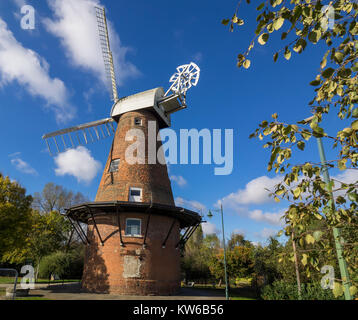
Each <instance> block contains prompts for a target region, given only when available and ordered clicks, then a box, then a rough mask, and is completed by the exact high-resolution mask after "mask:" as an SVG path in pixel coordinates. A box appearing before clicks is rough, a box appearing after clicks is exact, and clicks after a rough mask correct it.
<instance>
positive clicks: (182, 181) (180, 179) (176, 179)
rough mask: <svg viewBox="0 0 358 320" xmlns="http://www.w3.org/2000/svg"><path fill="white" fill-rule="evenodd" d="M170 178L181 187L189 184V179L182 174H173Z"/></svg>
mask: <svg viewBox="0 0 358 320" xmlns="http://www.w3.org/2000/svg"><path fill="white" fill-rule="evenodd" d="M170 180H172V181H174V182H176V184H177V185H178V186H179V187H184V186H185V185H186V184H187V181H186V180H185V179H184V177H182V176H175V175H171V176H170Z"/></svg>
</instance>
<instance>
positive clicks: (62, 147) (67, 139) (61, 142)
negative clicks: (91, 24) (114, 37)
mask: <svg viewBox="0 0 358 320" xmlns="http://www.w3.org/2000/svg"><path fill="white" fill-rule="evenodd" d="M95 11H96V18H97V26H98V34H99V40H100V44H101V49H102V55H103V60H104V66H105V72H106V76H107V79H108V84H109V87H110V91H111V99H112V100H113V101H114V103H116V102H117V101H118V92H117V84H116V77H115V72H114V64H113V55H112V52H111V49H110V44H109V35H108V27H107V18H106V12H105V9H104V8H100V7H95ZM113 122H114V120H113V119H112V118H106V119H102V120H97V121H93V122H89V123H85V124H81V125H78V126H74V127H71V128H67V129H62V130H58V131H55V132H51V133H48V134H45V135H43V136H42V139H44V140H45V141H46V144H47V148H48V150H49V152H50V155H53V154H57V153H60V152H64V151H66V150H68V149H71V148H76V147H78V146H79V145H85V144H88V143H90V142H95V141H97V140H101V139H103V138H106V137H109V136H111V135H112V134H114V133H115V128H114V125H113Z"/></svg>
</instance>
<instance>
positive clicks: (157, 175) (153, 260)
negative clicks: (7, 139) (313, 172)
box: [43, 8, 201, 295]
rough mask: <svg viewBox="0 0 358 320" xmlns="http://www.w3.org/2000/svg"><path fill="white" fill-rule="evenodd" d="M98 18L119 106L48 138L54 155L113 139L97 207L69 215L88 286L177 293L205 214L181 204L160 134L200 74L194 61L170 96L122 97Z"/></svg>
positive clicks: (155, 92) (158, 91) (180, 72)
mask: <svg viewBox="0 0 358 320" xmlns="http://www.w3.org/2000/svg"><path fill="white" fill-rule="evenodd" d="M96 16H97V23H98V28H99V34H100V40H101V46H102V52H103V56H104V61H105V67H106V71H107V75H108V79H109V82H110V84H111V88H112V90H111V91H112V99H113V101H114V104H113V106H112V109H111V114H110V115H111V117H110V118H107V119H103V120H98V121H94V122H91V123H87V124H83V125H79V126H76V127H72V128H68V129H64V130H60V131H56V132H53V133H49V134H46V135H44V136H43V139H45V141H46V143H47V146H48V148H49V151H50V154H52V153H53V148H55V152H62V151H65V150H67V149H69V148H75V147H76V146H78V145H83V144H87V143H89V142H93V141H95V140H100V139H102V138H105V137H106V136H111V135H114V138H113V143H112V147H111V150H110V151H109V156H108V160H107V163H106V166H105V169H104V171H103V175H102V179H101V182H100V185H99V188H98V191H97V195H96V199H95V201H94V202H91V203H84V204H81V205H77V206H74V207H72V208H69V209H68V210H67V214H66V215H67V217H68V218H69V220H70V221H71V223H72V226H73V228H74V230H76V232H77V233H78V234H79V236H80V237H81V239H82V240H83V242H84V243H85V244H86V254H85V264H84V272H83V278H82V287H83V289H85V290H86V291H90V292H99V293H119V294H130V295H170V294H174V293H175V292H177V291H178V290H179V288H180V276H181V273H180V254H181V250H182V249H183V248H184V245H185V242H186V241H187V240H188V239H189V237H190V236H191V235H192V233H193V232H194V231H195V229H196V228H197V226H198V225H199V224H200V222H201V216H200V215H198V214H197V213H196V212H193V211H190V210H187V209H184V208H181V207H176V206H175V203H174V199H173V194H172V189H171V184H170V180H169V177H168V171H167V166H166V164H165V160H163V159H164V154H163V152H162V151H161V148H160V147H161V145H162V143H161V140H160V135H159V130H160V129H162V128H167V127H169V126H170V121H171V119H170V115H171V114H172V113H174V112H176V111H179V110H181V109H184V108H186V102H185V96H186V91H187V90H188V89H189V88H190V87H191V86H192V85H194V86H195V85H196V84H197V82H198V79H199V75H200V69H199V68H198V66H197V65H196V64H194V63H190V64H188V65H183V66H180V67H178V68H177V72H176V73H175V74H174V75H173V76H172V77H171V79H170V82H171V83H172V85H171V87H170V88H169V89H168V91H167V92H164V90H163V89H162V88H155V89H152V90H148V91H144V92H140V93H137V94H134V95H131V96H128V97H124V98H121V99H119V98H118V94H117V87H116V80H115V74H114V67H113V58H112V53H111V50H110V44H109V37H108V29H107V23H106V16H105V11H104V8H96ZM116 123H117V128H116V129H115V124H116ZM57 139H59V140H57ZM134 147H135V148H134ZM133 148H134V149H135V151H134V152H131V150H132V151H133ZM84 225H86V226H87V228H84ZM85 229H87V230H85Z"/></svg>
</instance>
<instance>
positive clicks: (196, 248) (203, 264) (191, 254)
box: [182, 226, 213, 281]
mask: <svg viewBox="0 0 358 320" xmlns="http://www.w3.org/2000/svg"><path fill="white" fill-rule="evenodd" d="M212 252H213V250H212V249H211V248H210V241H206V240H205V238H204V234H203V230H202V228H201V226H199V227H198V228H197V229H196V230H195V232H194V233H193V235H192V236H191V237H190V239H189V240H188V241H187V243H186V245H185V251H184V255H183V259H182V270H183V271H184V272H185V275H186V280H199V279H202V280H205V281H206V280H208V279H209V278H210V271H209V266H208V261H209V260H210V256H211V255H212Z"/></svg>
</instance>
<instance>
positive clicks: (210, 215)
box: [207, 203, 229, 300]
mask: <svg viewBox="0 0 358 320" xmlns="http://www.w3.org/2000/svg"><path fill="white" fill-rule="evenodd" d="M213 211H215V212H220V213H221V226H222V231H223V246H224V272H225V297H226V300H229V288H228V283H227V267H226V245H225V230H224V214H223V205H222V203H220V210H219V209H213ZM207 216H208V218H211V217H212V216H213V214H212V213H211V210H209V212H208V215H207Z"/></svg>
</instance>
